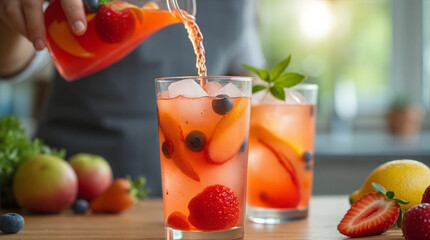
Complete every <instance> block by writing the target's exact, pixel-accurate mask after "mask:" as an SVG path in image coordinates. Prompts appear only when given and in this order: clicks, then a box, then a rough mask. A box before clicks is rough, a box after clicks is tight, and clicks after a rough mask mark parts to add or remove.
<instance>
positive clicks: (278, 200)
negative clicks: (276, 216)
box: [250, 125, 301, 208]
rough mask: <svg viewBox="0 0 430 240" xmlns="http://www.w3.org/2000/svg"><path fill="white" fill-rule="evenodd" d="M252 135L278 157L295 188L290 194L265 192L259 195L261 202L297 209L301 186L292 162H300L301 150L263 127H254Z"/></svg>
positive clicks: (251, 131)
mask: <svg viewBox="0 0 430 240" xmlns="http://www.w3.org/2000/svg"><path fill="white" fill-rule="evenodd" d="M250 135H251V136H252V137H253V138H256V139H257V141H258V142H260V143H261V144H262V145H263V146H264V147H266V148H267V149H268V150H270V151H271V152H272V153H273V154H274V155H275V156H276V158H277V159H278V161H279V164H280V165H281V166H282V168H283V169H284V170H285V172H286V173H287V174H288V176H290V179H291V182H292V184H293V186H294V189H290V190H289V191H288V194H286V193H285V192H277V193H268V192H265V191H263V192H261V193H260V195H259V197H260V200H261V201H262V202H264V203H266V204H268V205H269V206H271V207H275V208H292V207H296V206H297V205H298V204H299V202H300V184H299V180H298V177H297V172H296V169H295V168H294V165H293V163H292V161H296V162H299V161H300V156H301V154H300V152H301V150H300V149H299V148H298V147H295V146H293V145H292V144H289V143H288V142H286V141H284V140H283V139H281V138H279V137H277V136H275V135H274V134H273V133H271V132H270V131H269V130H267V129H266V128H264V127H263V126H259V125H255V126H252V127H251V130H250Z"/></svg>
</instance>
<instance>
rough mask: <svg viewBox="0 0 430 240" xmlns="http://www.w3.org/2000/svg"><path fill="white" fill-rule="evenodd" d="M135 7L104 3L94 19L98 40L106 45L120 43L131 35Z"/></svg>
mask: <svg viewBox="0 0 430 240" xmlns="http://www.w3.org/2000/svg"><path fill="white" fill-rule="evenodd" d="M135 9H136V7H135V6H134V5H131V4H129V3H125V2H121V1H114V2H107V3H105V4H104V5H103V6H102V7H101V8H100V10H99V11H98V13H97V16H96V17H95V26H96V30H97V34H98V35H99V37H100V39H101V40H102V41H104V42H106V43H120V42H123V41H125V40H127V39H128V38H129V37H130V36H131V35H133V33H134V30H135V28H136V18H135V15H134V12H138V11H140V10H135Z"/></svg>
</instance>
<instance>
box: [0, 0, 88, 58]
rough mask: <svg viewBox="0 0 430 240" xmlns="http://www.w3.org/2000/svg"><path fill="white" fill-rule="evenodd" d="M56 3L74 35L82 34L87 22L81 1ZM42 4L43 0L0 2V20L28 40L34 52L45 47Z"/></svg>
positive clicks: (6, 0)
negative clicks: (62, 11)
mask: <svg viewBox="0 0 430 240" xmlns="http://www.w3.org/2000/svg"><path fill="white" fill-rule="evenodd" d="M58 1H60V2H61V6H62V7H63V9H64V13H65V15H66V18H67V21H68V23H69V25H70V28H71V29H72V31H73V32H74V33H75V34H76V35H82V34H84V33H85V31H86V29H87V21H86V19H85V11H84V7H83V3H82V0H58ZM43 2H44V0H0V20H3V21H4V22H5V23H6V24H8V25H9V26H10V27H11V28H12V29H14V30H16V31H18V32H19V33H21V34H22V35H24V36H25V37H26V38H28V40H30V41H31V42H32V43H33V46H34V48H35V49H36V50H42V49H43V48H45V46H46V30H45V23H44V17H43ZM0 37H1V38H3V37H7V36H0Z"/></svg>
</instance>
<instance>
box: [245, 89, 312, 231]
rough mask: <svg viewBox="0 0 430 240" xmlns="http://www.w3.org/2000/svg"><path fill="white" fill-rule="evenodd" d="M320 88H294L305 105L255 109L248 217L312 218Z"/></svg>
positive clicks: (267, 220)
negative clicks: (308, 213)
mask: <svg viewBox="0 0 430 240" xmlns="http://www.w3.org/2000/svg"><path fill="white" fill-rule="evenodd" d="M316 89H317V86H316V85H310V84H302V85H298V86H296V87H295V88H294V90H288V91H294V94H295V96H297V99H299V100H300V101H299V102H297V103H294V102H290V103H288V104H285V103H284V104H273V103H269V104H267V103H264V102H262V103H256V104H254V103H253V106H252V113H251V127H250V138H249V148H250V149H249V163H248V190H247V197H248V199H247V203H248V211H249V212H248V217H249V218H250V220H252V221H255V222H263V223H276V222H280V221H283V220H287V219H294V218H304V217H306V216H307V212H308V207H309V200H310V197H311V193H312V179H313V166H314V159H313V155H314V138H315V115H316V110H315V103H316Z"/></svg>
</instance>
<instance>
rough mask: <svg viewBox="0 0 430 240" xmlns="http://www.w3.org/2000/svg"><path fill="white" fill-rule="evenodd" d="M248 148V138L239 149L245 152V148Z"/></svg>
mask: <svg viewBox="0 0 430 240" xmlns="http://www.w3.org/2000/svg"><path fill="white" fill-rule="evenodd" d="M247 148H248V139H245V141H243V143H242V146H240V149H239V151H240V152H245V150H246V149H247Z"/></svg>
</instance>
